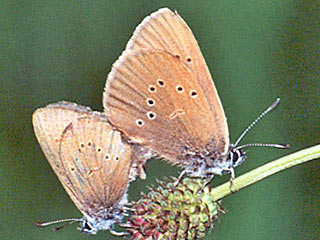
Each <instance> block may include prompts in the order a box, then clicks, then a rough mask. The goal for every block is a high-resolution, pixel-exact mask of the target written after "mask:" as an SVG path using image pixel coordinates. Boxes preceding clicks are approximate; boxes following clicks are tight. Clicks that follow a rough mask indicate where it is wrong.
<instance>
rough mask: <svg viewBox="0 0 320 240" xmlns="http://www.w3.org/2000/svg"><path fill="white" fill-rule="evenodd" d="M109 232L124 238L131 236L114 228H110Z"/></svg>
mask: <svg viewBox="0 0 320 240" xmlns="http://www.w3.org/2000/svg"><path fill="white" fill-rule="evenodd" d="M109 231H110V233H111V234H112V235H115V236H119V237H123V236H126V235H129V233H127V232H117V231H115V230H114V229H112V228H110V229H109Z"/></svg>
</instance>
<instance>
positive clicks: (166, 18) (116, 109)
mask: <svg viewBox="0 0 320 240" xmlns="http://www.w3.org/2000/svg"><path fill="white" fill-rule="evenodd" d="M150 52H158V53H159V54H162V56H161V57H159V58H160V59H162V60H163V61H165V64H166V65H161V64H163V63H161V62H157V61H159V60H158V59H157V57H154V56H148V59H147V58H144V61H143V63H140V61H141V60H140V59H139V57H137V56H142V55H148V53H150ZM165 53H167V55H168V56H169V55H170V56H171V59H170V60H169V58H170V57H163V56H164V55H165ZM139 54H141V55H139ZM172 56H174V57H175V60H173V58H172ZM140 58H141V57H140ZM164 58H166V60H164ZM148 61H154V62H148ZM139 64H140V66H138V68H139V70H136V69H135V68H136V67H137V65H139ZM168 64H172V65H168ZM156 65H158V66H160V65H161V68H162V69H161V71H160V70H158V67H157V66H156ZM177 65H179V67H177ZM171 68H175V69H176V68H181V69H184V70H182V71H180V70H172V69H171ZM150 69H152V71H154V70H155V69H156V71H155V72H154V76H153V77H155V79H157V78H159V77H160V76H161V74H162V75H165V74H167V75H171V78H170V79H169V78H167V81H173V82H174V83H175V84H173V85H172V87H173V88H174V89H173V88H172V89H168V88H167V89H165V91H166V92H165V93H164V91H162V93H161V94H163V95H165V96H169V98H167V97H166V99H164V100H163V99H162V100H161V104H162V105H160V104H159V102H157V103H156V104H159V105H158V108H159V109H161V110H162V111H169V110H170V111H171V112H170V113H172V114H173V115H172V116H176V115H177V116H179V118H178V119H179V120H178V119H176V120H174V121H176V124H174V126H171V125H170V124H169V125H168V126H170V128H169V127H167V128H165V129H161V131H165V133H164V134H166V135H165V136H164V137H165V138H167V139H168V141H170V144H169V145H166V147H164V146H163V147H161V149H160V152H159V149H157V148H156V149H154V150H155V151H157V152H158V153H160V154H161V155H165V157H167V158H168V154H169V155H170V156H169V159H170V158H172V157H173V158H176V157H177V155H172V154H171V153H168V151H171V152H172V153H173V152H174V151H176V150H177V149H176V148H177V147H178V148H180V147H181V144H182V143H184V141H186V138H187V139H188V141H187V142H186V143H187V145H188V144H190V143H191V144H193V145H194V147H197V146H199V145H201V146H202V147H204V146H205V145H206V144H208V143H209V142H210V141H211V140H213V143H214V145H215V146H216V147H217V150H218V151H219V152H225V151H226V150H227V148H228V146H229V133H228V126H227V121H226V117H225V114H224V111H223V108H222V105H221V102H220V99H219V96H218V94H217V91H216V88H215V86H214V84H213V81H212V78H211V76H210V73H209V70H208V68H207V65H206V63H205V60H204V58H203V56H202V54H201V51H200V48H199V46H198V44H197V42H196V40H195V38H194V36H193V34H192V32H191V30H190V29H189V27H188V26H187V25H186V23H185V22H184V21H183V19H182V18H181V17H180V16H179V15H178V14H177V13H173V12H172V11H170V10H169V9H167V8H164V9H160V10H159V11H157V12H155V13H153V14H151V16H149V17H146V18H145V19H144V20H143V21H142V23H141V24H140V25H139V26H138V27H137V29H136V30H135V32H134V34H133V37H132V38H131V39H130V41H129V42H128V45H127V47H126V50H125V51H124V52H123V54H122V55H121V57H120V58H119V60H118V61H117V62H116V63H115V64H114V66H113V68H112V71H111V73H110V74H109V76H108V79H107V83H106V88H105V94H104V107H105V109H106V110H105V111H106V112H107V115H108V118H109V120H110V121H111V123H112V124H114V126H116V127H117V128H118V129H119V130H120V131H123V132H125V133H126V134H127V135H128V137H130V138H135V139H136V140H138V142H139V141H140V142H141V144H147V146H148V145H149V142H150V141H151V142H152V141H155V140H156V141H159V137H158V136H159V135H158V136H155V135H154V134H155V131H156V129H159V131H157V132H156V134H161V133H160V126H159V125H154V126H155V128H156V129H153V128H152V129H153V132H150V133H145V130H143V131H142V132H143V133H141V134H138V135H135V134H133V135H130V134H131V132H129V131H128V126H127V122H126V121H128V120H129V119H130V117H131V118H135V119H137V115H131V106H132V105H135V106H136V107H137V103H136V100H137V99H138V98H140V101H142V99H143V101H144V103H145V101H146V97H149V96H150V92H148V93H147V94H146V93H145V92H144V89H141V86H146V85H147V86H149V85H150V86H151V85H154V86H157V82H156V81H155V79H150V78H149V75H150V74H149V73H150V72H151V70H150ZM146 72H148V74H149V75H148V74H146ZM160 72H161V73H160ZM184 75H187V77H186V78H185V76H184ZM187 81H188V82H187ZM182 83H183V85H184V86H186V85H187V86H190V87H194V88H191V89H193V90H196V94H197V97H195V98H194V99H196V101H193V100H194V99H192V100H191V99H190V98H189V99H187V101H185V100H186V98H175V95H174V94H173V93H174V92H175V91H176V89H175V88H176V87H177V86H178V84H182ZM137 86H139V87H137ZM172 94H173V95H172ZM185 94H195V93H194V92H192V93H191V92H185ZM161 96H162V95H161ZM133 102H134V104H132V103H133ZM174 105H179V108H177V107H176V106H174ZM139 107H141V109H142V110H143V111H142V112H141V114H145V112H146V111H147V110H148V111H149V109H150V108H146V107H145V106H144V107H142V106H139ZM180 107H182V109H183V111H184V112H187V114H185V115H184V117H180V116H182V114H181V113H182V112H181V111H180V109H181V108H180ZM129 109H130V110H129ZM141 109H140V110H139V111H141ZM159 109H157V110H159ZM175 111H176V112H175ZM122 112H128V113H122ZM174 112H175V113H176V114H174ZM118 114H120V115H121V117H123V116H124V115H127V117H128V118H129V119H128V118H126V117H124V119H125V121H123V120H119V118H120V115H119V116H118ZM175 118H176V117H175ZM181 118H182V119H181ZM158 120H159V118H158ZM161 120H163V119H161ZM154 122H155V121H154ZM171 122H172V121H171ZM178 122H179V123H178ZM181 123H182V125H183V126H181V127H179V126H178V124H181ZM163 124H168V123H167V122H163ZM171 124H172V123H171ZM190 129H191V130H190ZM136 131H137V130H136ZM168 132H169V133H170V134H168ZM164 134H162V135H164ZM180 134H182V135H184V136H180ZM190 134H192V135H190ZM141 135H147V136H148V137H145V136H141ZM152 135H153V136H152ZM167 135H169V136H167ZM150 136H152V137H150ZM168 137H169V138H168ZM160 138H161V137H160ZM174 139H176V140H174ZM168 141H164V144H167V143H168ZM157 144H158V143H155V142H154V143H153V145H157ZM160 144H161V143H160ZM172 144H174V146H172ZM191 147H192V146H191ZM164 148H167V149H166V150H167V151H166V152H165V154H162V151H164ZM176 154H179V152H177V153H176Z"/></svg>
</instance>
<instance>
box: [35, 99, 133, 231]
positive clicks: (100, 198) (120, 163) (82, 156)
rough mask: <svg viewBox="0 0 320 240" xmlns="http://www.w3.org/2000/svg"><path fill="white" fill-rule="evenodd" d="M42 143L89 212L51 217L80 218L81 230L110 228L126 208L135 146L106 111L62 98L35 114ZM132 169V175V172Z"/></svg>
mask: <svg viewBox="0 0 320 240" xmlns="http://www.w3.org/2000/svg"><path fill="white" fill-rule="evenodd" d="M32 120H33V126H34V131H35V134H36V137H37V139H38V141H39V144H40V146H41V148H42V150H43V152H44V154H45V155H46V157H47V159H48V162H49V163H50V165H51V167H52V169H53V170H54V172H55V173H56V175H57V176H58V178H59V180H60V182H61V183H62V185H63V187H64V188H65V190H66V192H67V193H68V194H69V196H70V198H71V199H72V201H73V202H74V203H75V205H76V206H77V208H78V209H79V210H80V212H81V213H82V214H83V215H84V216H83V218H82V219H65V220H58V221H53V222H48V223H38V224H37V225H38V226H47V225H49V224H52V223H61V222H66V221H71V222H74V221H78V222H81V223H82V227H81V228H80V230H81V231H82V232H86V233H91V234H96V233H97V232H98V230H108V229H109V230H110V232H111V233H113V234H118V235H119V234H120V235H121V234H122V233H117V232H115V231H114V230H113V224H114V223H116V222H120V221H121V219H122V218H123V216H124V214H125V208H124V205H125V204H126V203H127V193H126V192H127V188H128V182H129V181H130V180H133V179H134V178H135V175H132V174H135V172H133V173H132V172H131V173H130V171H131V167H132V165H133V161H134V158H133V156H134V155H133V152H132V149H131V147H130V146H129V145H128V144H125V143H123V142H122V140H121V136H120V133H119V132H118V131H116V130H114V129H113V128H112V127H111V125H110V124H109V123H108V121H107V118H106V117H105V115H104V114H102V113H98V112H93V111H92V110H91V109H90V108H88V107H83V106H79V105H77V104H74V103H68V102H59V103H55V104H50V105H48V106H46V107H44V108H40V109H38V110H36V111H35V113H34V114H33V119H32ZM130 174H131V175H130Z"/></svg>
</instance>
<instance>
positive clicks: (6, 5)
mask: <svg viewBox="0 0 320 240" xmlns="http://www.w3.org/2000/svg"><path fill="white" fill-rule="evenodd" d="M0 6H1V8H0V9H1V10H0V16H1V19H2V21H1V40H0V41H1V43H0V46H1V55H2V56H1V60H0V61H1V63H0V69H1V71H0V74H1V78H0V79H1V80H0V81H1V88H0V121H1V124H0V147H1V151H0V158H1V161H0V180H1V185H0V192H1V198H0V206H1V211H2V213H1V214H0V229H1V230H0V231H1V239H10V240H11V239H41V240H45V239H50V240H52V239H88V238H89V236H86V235H83V234H81V233H79V232H78V231H77V230H76V227H75V226H70V227H66V228H64V229H63V230H61V231H58V232H54V231H51V229H50V228H47V229H38V228H36V227H34V225H33V223H34V222H36V221H46V220H55V219H62V218H69V217H80V213H79V212H78V211H77V209H76V208H75V206H74V205H73V203H72V202H71V200H70V199H69V198H68V196H67V195H66V193H65V192H64V190H63V189H62V187H61V185H60V184H59V182H58V180H57V178H56V177H55V175H54V173H53V172H52V170H51V169H50V167H49V165H48V163H47V161H46V159H45V157H44V155H43V153H42V152H41V149H40V147H39V145H38V143H37V142H36V139H35V137H34V134H33V129H32V125H31V115H32V112H33V111H34V110H35V109H36V108H38V107H41V106H44V105H46V104H48V103H52V102H57V101H60V100H68V101H73V102H77V103H78V104H82V105H88V106H90V107H92V108H94V109H96V110H102V102H101V99H102V92H103V88H104V84H105V79H106V75H107V73H108V72H109V71H110V69H111V66H112V63H113V62H114V61H115V60H116V59H117V57H118V56H119V55H120V54H121V52H122V50H123V49H124V47H125V45H126V42H127V41H128V39H129V38H130V36H131V34H132V32H133V31H134V29H135V27H136V26H137V25H138V24H139V23H140V22H141V21H142V19H143V18H144V17H145V16H147V15H149V14H150V13H152V12H154V11H156V10H157V9H159V8H160V7H164V6H167V7H169V8H171V9H173V10H177V11H178V12H179V13H180V15H181V16H182V17H183V18H184V19H185V20H186V22H187V23H188V25H189V26H190V27H191V29H192V30H193V32H194V34H195V36H196V38H197V40H198V41H199V45H200V47H201V49H202V52H203V55H204V56H205V58H206V60H207V63H208V66H209V68H210V70H211V72H212V75H213V78H214V80H215V84H216V86H217V89H218V92H219V95H220V97H221V100H222V102H223V106H224V108H225V112H226V115H227V117H228V123H229V128H230V132H231V140H232V141H234V140H235V139H236V138H237V136H238V135H239V134H240V133H241V131H242V130H243V129H244V128H245V127H246V126H247V125H248V124H249V123H250V122H251V121H252V120H253V119H254V118H255V117H256V116H257V115H258V114H259V113H260V112H261V111H262V110H263V109H265V108H266V107H267V106H268V105H269V104H270V103H272V101H273V100H274V99H275V98H276V97H278V96H279V97H281V99H282V102H281V104H280V106H279V107H278V109H277V110H276V111H275V112H273V113H272V114H270V116H268V117H267V118H266V119H265V120H263V121H262V122H261V123H260V124H259V126H258V127H257V128H256V129H254V130H253V131H252V132H251V133H250V134H249V135H248V136H247V137H246V138H245V139H244V141H243V142H256V141H258V142H280V143H290V145H291V146H292V149H290V150H289V151H286V150H283V151H281V150H276V149H261V148H260V149H250V152H249V157H248V160H247V161H246V162H245V163H244V164H243V165H242V166H241V167H239V168H238V169H237V170H236V174H237V175H239V174H241V173H244V172H247V171H248V170H249V169H252V168H254V167H257V166H260V165H262V164H263V163H265V162H268V161H271V160H272V159H275V158H277V157H280V156H282V155H285V154H287V153H289V152H293V151H296V150H298V149H301V148H305V147H307V146H312V145H315V144H317V143H319V139H320V129H319V126H320V125H319V116H320V110H319V102H320V91H319V88H320V76H319V72H320V63H319V62H320V61H319V56H320V50H319V38H320V33H319V23H320V17H319V16H320V15H319V1H293V0H284V1H270V0H267V1H249V0H243V1H232V0H226V1H218V0H215V1H189V0H188V1H148V0H143V1H142V0H139V1H129V0H126V1H115V0H114V1H101V0H100V1H98V0H93V1H84V0H79V1H47V0H44V1H39V0H38V1H37V0H30V1H8V0H4V1H2V2H1V4H0ZM159 169H162V171H159ZM319 169H320V168H319V162H318V161H314V162H311V163H309V164H305V165H302V166H298V167H296V168H293V169H290V170H288V171H285V172H283V173H280V174H277V175H275V176H273V177H271V178H269V179H266V180H264V181H262V182H261V183H258V184H255V185H254V186H251V187H249V188H247V189H245V190H243V191H241V192H239V193H236V194H234V195H232V196H230V197H228V198H226V199H225V201H224V207H225V208H226V209H227V210H228V213H227V214H225V215H222V216H221V218H220V219H221V221H220V222H219V221H218V223H217V224H216V226H215V230H214V231H213V232H212V233H211V234H210V235H208V236H207V238H206V239H224V240H227V239H279V240H280V239H285V240H287V239H320V222H319V218H320V200H319V199H320V191H319V186H320V179H319V175H320V171H319ZM147 172H148V179H147V180H146V181H136V182H134V183H133V184H131V188H130V200H138V199H139V195H140V191H146V185H149V184H152V183H155V178H160V179H161V178H162V177H163V176H171V175H175V176H177V174H178V169H177V168H174V167H171V166H169V165H168V164H166V163H164V162H160V161H158V160H152V161H150V162H149V163H148V165H147ZM228 178H229V176H223V177H216V178H215V180H214V184H215V185H216V184H219V183H221V182H224V181H227V180H228ZM90 238H91V239H93V238H92V237H90ZM96 238H97V239H98V238H99V239H101V238H104V239H117V238H116V237H113V236H111V235H110V234H109V233H108V232H102V233H99V235H98V236H97V237H96Z"/></svg>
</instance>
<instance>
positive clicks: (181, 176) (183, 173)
mask: <svg viewBox="0 0 320 240" xmlns="http://www.w3.org/2000/svg"><path fill="white" fill-rule="evenodd" d="M185 175H187V170H183V171H182V172H181V173H180V175H179V177H178V179H177V180H176V181H175V182H174V183H173V189H175V188H176V187H177V186H178V184H179V183H181V181H182V179H183V177H184V176H185Z"/></svg>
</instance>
